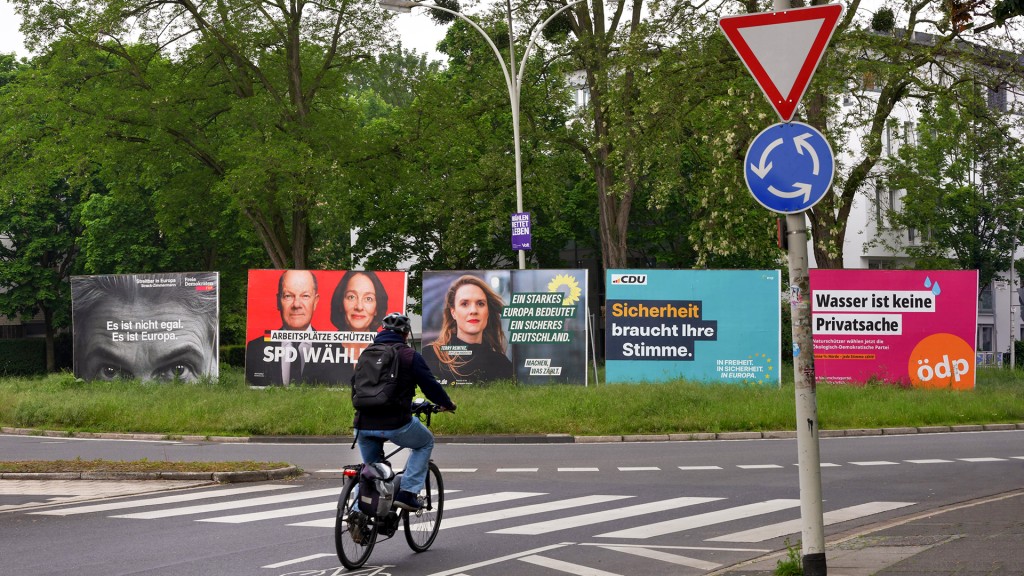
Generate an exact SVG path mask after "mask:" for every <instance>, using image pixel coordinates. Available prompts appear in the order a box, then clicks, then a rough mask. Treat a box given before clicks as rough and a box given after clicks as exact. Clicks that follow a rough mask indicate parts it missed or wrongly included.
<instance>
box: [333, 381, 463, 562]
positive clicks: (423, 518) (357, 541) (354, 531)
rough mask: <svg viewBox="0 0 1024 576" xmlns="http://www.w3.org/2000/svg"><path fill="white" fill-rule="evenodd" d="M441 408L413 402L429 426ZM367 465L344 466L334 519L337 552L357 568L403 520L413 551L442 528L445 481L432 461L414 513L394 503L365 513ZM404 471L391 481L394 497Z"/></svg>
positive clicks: (390, 494) (390, 493)
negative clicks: (362, 486)
mask: <svg viewBox="0 0 1024 576" xmlns="http://www.w3.org/2000/svg"><path fill="white" fill-rule="evenodd" d="M440 411H441V407H440V406H437V405H435V404H431V403H430V402H427V401H426V400H421V399H417V400H416V401H415V402H413V406H412V412H413V414H414V415H415V416H416V417H417V418H419V419H420V420H421V421H424V422H425V423H426V425H427V427H430V416H431V415H432V414H436V413H437V412H440ZM402 450H405V448H404V447H401V446H400V447H398V448H397V449H396V450H394V451H393V452H391V453H390V454H387V455H386V456H384V460H383V463H385V464H387V465H388V466H389V467H390V464H389V463H388V460H389V459H390V458H391V457H392V456H394V455H395V454H398V453H399V452H401V451H402ZM365 466H367V465H366V464H355V465H349V466H345V467H344V475H345V485H344V486H343V487H342V490H341V497H340V498H339V499H338V512H337V516H336V518H335V522H334V545H335V548H336V549H337V552H338V560H341V564H342V565H343V566H344V567H345V568H347V569H349V570H356V569H358V568H361V567H362V566H363V564H365V563H366V561H367V560H368V559H369V558H370V553H371V552H373V547H374V546H375V545H376V544H377V540H378V537H380V536H384V540H388V539H390V538H391V537H392V536H394V535H395V532H397V531H398V525H399V523H401V524H402V525H403V526H404V529H405V540H406V542H407V543H408V544H409V548H412V550H413V552H417V553H419V552H424V551H426V550H427V548H430V545H431V544H433V543H434V538H436V537H437V531H438V530H440V528H441V515H442V514H443V512H444V481H443V480H442V479H441V471H440V470H439V469H438V467H437V466H436V465H435V464H434V461H433V460H431V461H430V463H429V464H428V469H427V478H426V483H425V484H424V486H423V490H421V491H420V493H419V497H420V498H421V499H422V501H423V507H422V508H420V509H419V510H417V511H415V512H409V511H406V510H404V509H401V508H397V507H396V506H395V505H394V503H393V502H391V504H390V506H389V509H388V511H387V512H385V513H384V514H382V515H378V514H366V513H365V512H363V511H361V510H360V509H359V506H358V495H359V490H358V487H359V479H360V477H361V474H362V471H363V467H365ZM404 472H405V470H400V471H398V472H396V473H395V475H394V478H393V479H390V480H388V481H387V482H389V483H390V490H388V491H387V492H388V494H382V496H381V497H385V496H388V497H389V498H393V497H394V495H395V494H397V493H398V491H399V490H400V486H401V477H402V474H403V473H404Z"/></svg>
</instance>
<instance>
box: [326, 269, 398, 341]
mask: <svg viewBox="0 0 1024 576" xmlns="http://www.w3.org/2000/svg"><path fill="white" fill-rule="evenodd" d="M387 311H388V293H387V291H385V290H384V285H383V284H382V283H381V281H380V279H379V278H377V275H376V274H375V273H373V272H372V271H369V270H349V271H348V272H345V274H344V275H343V276H342V277H341V281H340V282H338V286H337V287H336V288H335V289H334V295H333V296H331V323H332V324H334V327H335V328H337V329H338V330H340V331H342V332H376V331H377V329H378V328H379V327H380V322H381V320H382V319H383V318H384V315H385V314H387Z"/></svg>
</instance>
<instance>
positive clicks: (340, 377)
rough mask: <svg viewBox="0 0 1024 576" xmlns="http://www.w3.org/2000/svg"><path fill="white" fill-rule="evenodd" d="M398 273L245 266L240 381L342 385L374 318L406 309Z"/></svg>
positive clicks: (373, 333)
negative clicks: (247, 268) (246, 284)
mask: <svg viewBox="0 0 1024 576" xmlns="http://www.w3.org/2000/svg"><path fill="white" fill-rule="evenodd" d="M405 297H406V274H405V272H375V271H371V270H348V271H345V270H250V271H249V287H248V313H247V319H246V335H247V336H246V341H247V344H246V347H245V379H246V381H247V382H248V383H249V384H250V385H252V386H285V385H293V384H328V385H347V384H348V383H349V381H350V379H351V378H352V371H353V368H354V367H355V363H356V360H358V358H359V354H360V353H361V352H362V351H363V350H364V349H365V348H366V347H367V346H368V345H369V344H370V343H371V342H373V338H374V336H376V335H377V330H378V329H379V328H380V323H381V320H382V319H383V318H384V316H386V315H387V314H389V313H391V312H403V313H404V312H405Z"/></svg>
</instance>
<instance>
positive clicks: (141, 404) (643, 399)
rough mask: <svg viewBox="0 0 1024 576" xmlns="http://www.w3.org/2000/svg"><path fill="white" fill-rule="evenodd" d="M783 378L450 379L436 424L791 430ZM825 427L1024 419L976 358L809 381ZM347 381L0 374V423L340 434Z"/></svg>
mask: <svg viewBox="0 0 1024 576" xmlns="http://www.w3.org/2000/svg"><path fill="white" fill-rule="evenodd" d="M783 374H784V378H783V380H784V383H783V385H782V387H781V388H769V387H763V386H744V385H702V384H694V383H688V382H682V381H679V382H671V383H663V384H604V385H600V386H591V387H588V388H584V387H578V386H513V385H508V384H505V385H500V384H499V385H492V386H487V387H465V388H456V389H452V390H450V393H451V395H452V397H453V399H454V400H455V402H456V403H457V404H458V405H459V410H458V412H457V413H456V414H440V415H437V416H435V418H434V431H435V433H437V434H442V435H444V434H538V433H565V434H573V435H620V434H654V433H662V434H664V433H674V432H728V431H747V430H755V431H763V430H793V429H794V412H795V400H794V390H793V384H792V368H791V367H785V368H784V373H783ZM817 400H818V415H819V419H820V422H821V427H822V428H823V429H842V428H877V427H898V426H932V425H953V424H989V423H1018V422H1024V372H1022V371H1018V372H1012V371H1009V370H1002V369H995V368H992V369H983V370H981V371H980V372H979V374H978V379H977V387H976V389H975V390H973V391H968V392H954V391H951V390H912V389H905V388H899V387H894V386H888V385H869V386H865V387H847V386H830V385H822V386H819V387H818V389H817ZM351 423H352V407H351V404H350V401H349V391H348V390H347V389H345V390H339V389H329V388H313V387H301V388H288V389H282V388H277V389H264V390H253V389H250V388H249V387H248V386H246V385H245V383H244V381H243V377H242V373H241V371H240V370H238V369H232V368H227V367H225V368H224V369H223V371H222V376H221V378H220V379H219V380H218V381H216V382H209V383H202V384H142V383H138V382H131V381H120V382H81V381H76V380H75V378H74V377H73V376H71V375H70V374H66V373H65V374H55V375H51V376H48V377H43V378H6V379H0V425H2V426H6V427H17V428H34V429H46V430H66V431H70V432H79V431H84V432H136V433H158V434H168V435H185V434H195V435H218V436H221V435H224V436H256V435H347V434H350V432H351Z"/></svg>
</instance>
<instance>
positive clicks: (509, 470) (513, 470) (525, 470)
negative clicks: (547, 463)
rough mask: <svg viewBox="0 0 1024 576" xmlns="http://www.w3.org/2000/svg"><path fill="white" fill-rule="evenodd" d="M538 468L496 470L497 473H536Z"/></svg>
mask: <svg viewBox="0 0 1024 576" xmlns="http://www.w3.org/2000/svg"><path fill="white" fill-rule="evenodd" d="M537 470H539V468H498V470H497V472H536V471H537Z"/></svg>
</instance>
